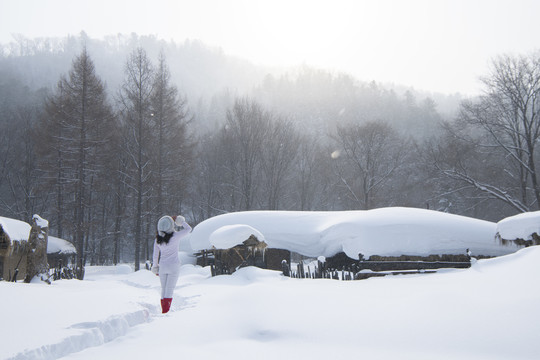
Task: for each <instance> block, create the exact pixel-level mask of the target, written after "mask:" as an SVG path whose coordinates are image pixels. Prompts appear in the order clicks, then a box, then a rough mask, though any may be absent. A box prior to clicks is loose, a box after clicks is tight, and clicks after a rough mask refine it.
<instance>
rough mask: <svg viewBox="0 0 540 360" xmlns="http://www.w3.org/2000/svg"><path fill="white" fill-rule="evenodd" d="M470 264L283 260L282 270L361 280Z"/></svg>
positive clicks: (302, 275) (299, 274) (301, 276)
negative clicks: (331, 263)
mask: <svg viewBox="0 0 540 360" xmlns="http://www.w3.org/2000/svg"><path fill="white" fill-rule="evenodd" d="M470 266H471V263H470V261H454V262H451V261H358V262H356V263H354V264H350V265H348V266H343V267H342V268H341V269H337V268H335V267H334V268H328V267H327V265H326V263H322V262H321V261H317V262H312V263H310V264H309V265H306V264H304V263H303V262H300V263H298V264H294V265H292V266H291V265H290V264H288V263H287V262H286V261H283V263H282V271H283V274H284V275H285V276H289V277H292V278H298V279H336V280H361V279H367V278H370V277H375V276H387V275H407V274H426V273H435V272H437V270H439V269H445V268H458V269H465V268H469V267H470Z"/></svg>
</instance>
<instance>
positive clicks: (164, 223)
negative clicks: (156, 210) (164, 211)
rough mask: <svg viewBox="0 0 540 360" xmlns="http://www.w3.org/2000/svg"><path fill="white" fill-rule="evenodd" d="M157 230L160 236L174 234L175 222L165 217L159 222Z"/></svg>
mask: <svg viewBox="0 0 540 360" xmlns="http://www.w3.org/2000/svg"><path fill="white" fill-rule="evenodd" d="M157 230H158V232H159V235H161V236H164V235H165V233H169V234H170V233H172V232H173V231H174V220H173V218H172V217H170V216H168V215H165V216H163V217H162V218H161V219H159V220H158V223H157Z"/></svg>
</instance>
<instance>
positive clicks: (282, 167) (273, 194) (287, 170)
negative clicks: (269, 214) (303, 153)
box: [261, 114, 300, 210]
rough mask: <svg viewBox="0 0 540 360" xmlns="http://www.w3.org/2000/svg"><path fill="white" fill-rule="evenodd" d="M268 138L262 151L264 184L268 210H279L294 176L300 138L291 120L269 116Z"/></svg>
mask: <svg viewBox="0 0 540 360" xmlns="http://www.w3.org/2000/svg"><path fill="white" fill-rule="evenodd" d="M269 116H270V122H269V123H268V126H269V129H268V131H267V134H268V135H267V136H266V137H265V138H264V143H263V144H262V146H263V150H262V151H261V155H262V156H261V165H262V179H263V180H262V182H263V184H264V190H265V193H266V194H265V196H266V198H267V202H266V209H268V210H277V209H279V205H280V202H281V200H282V197H283V195H284V188H285V185H286V182H287V180H289V179H290V177H291V175H292V168H293V164H294V162H295V160H296V157H297V155H298V148H299V142H300V136H299V135H298V133H297V131H296V129H295V128H294V126H293V123H292V122H291V121H290V120H287V119H284V118H281V117H275V116H272V115H271V114H269Z"/></svg>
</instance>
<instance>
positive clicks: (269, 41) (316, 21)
mask: <svg viewBox="0 0 540 360" xmlns="http://www.w3.org/2000/svg"><path fill="white" fill-rule="evenodd" d="M539 12H540V1H537V0H497V1H493V0H474V1H470V0H152V1H150V0H115V1H110V0H92V1H90V0H78V1H73V0H54V1H52V0H49V1H47V0H25V1H12V0H0V42H2V43H6V42H9V41H12V40H13V39H12V38H10V34H22V35H24V36H27V37H48V36H67V35H68V34H72V35H77V34H79V33H80V32H81V31H82V30H84V31H85V32H86V33H87V34H88V35H89V36H90V37H93V38H102V37H104V36H106V35H115V34H118V33H123V34H130V33H138V34H139V35H156V36H157V37H159V38H162V39H165V40H175V41H177V42H180V43H181V42H183V41H184V40H186V39H199V40H202V42H203V43H205V44H207V45H211V46H215V47H220V48H222V49H223V51H224V52H225V53H226V54H230V55H237V56H240V57H244V58H247V59H248V60H251V61H253V62H255V63H258V64H264V65H271V66H291V65H292V66H294V65H300V64H304V63H305V64H307V65H311V66H316V67H321V68H328V69H330V70H336V71H344V72H348V73H351V74H352V75H354V76H356V77H358V78H359V79H361V80H365V81H371V80H375V81H378V82H394V83H397V84H403V85H409V86H414V87H416V88H417V89H423V90H431V91H443V92H455V91H461V92H465V93H475V92H477V90H478V85H479V84H478V81H477V79H478V77H479V76H481V75H484V74H485V73H486V71H487V65H488V62H489V59H491V58H493V57H494V56H496V55H499V54H502V53H507V52H513V53H525V52H530V51H532V50H534V49H538V48H539V46H540V43H539V41H538V39H537V34H538V33H540V22H538V21H537V19H536V17H537V14H538V13H539Z"/></svg>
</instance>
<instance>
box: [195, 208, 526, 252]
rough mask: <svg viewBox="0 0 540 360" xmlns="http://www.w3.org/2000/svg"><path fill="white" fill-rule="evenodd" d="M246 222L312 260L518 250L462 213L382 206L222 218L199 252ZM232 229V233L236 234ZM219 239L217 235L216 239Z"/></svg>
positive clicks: (205, 228)
mask: <svg viewBox="0 0 540 360" xmlns="http://www.w3.org/2000/svg"><path fill="white" fill-rule="evenodd" d="M238 224H243V225H247V226H250V227H252V228H254V229H256V230H257V231H259V232H260V233H261V234H262V235H263V236H264V239H265V242H266V244H267V245H268V247H270V248H280V249H287V250H291V251H294V252H297V253H300V254H303V255H307V256H314V257H317V256H321V255H322V256H326V257H329V256H333V255H335V254H337V253H339V252H342V251H343V252H345V253H346V254H347V255H348V256H349V257H351V258H354V259H358V256H359V254H363V255H364V256H366V257H368V256H371V255H381V256H399V255H419V256H427V255H431V254H465V252H466V250H467V249H470V250H471V252H472V254H473V256H474V255H492V256H497V255H503V254H508V253H511V252H514V251H516V250H517V249H518V248H517V247H516V246H513V245H511V246H504V245H501V244H500V243H499V242H498V241H496V239H495V233H496V226H497V225H496V224H495V223H492V222H489V221H483V220H478V219H473V218H468V217H464V216H459V215H452V214H447V213H442V212H438V211H433V210H425V209H416V208H402V207H394V208H382V209H374V210H365V211H363V210H358V211H332V212H301V211H247V212H236V213H229V214H224V215H219V216H216V217H213V218H210V219H208V220H205V221H203V222H202V223H200V224H199V225H197V226H196V227H195V229H193V232H192V233H191V236H190V242H191V246H192V248H193V250H195V251H197V250H203V249H209V248H211V247H212V244H211V242H210V239H211V236H212V234H213V233H214V232H215V231H216V230H218V229H220V228H222V227H224V226H230V225H238ZM231 231H232V230H231ZM214 236H215V235H214Z"/></svg>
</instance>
